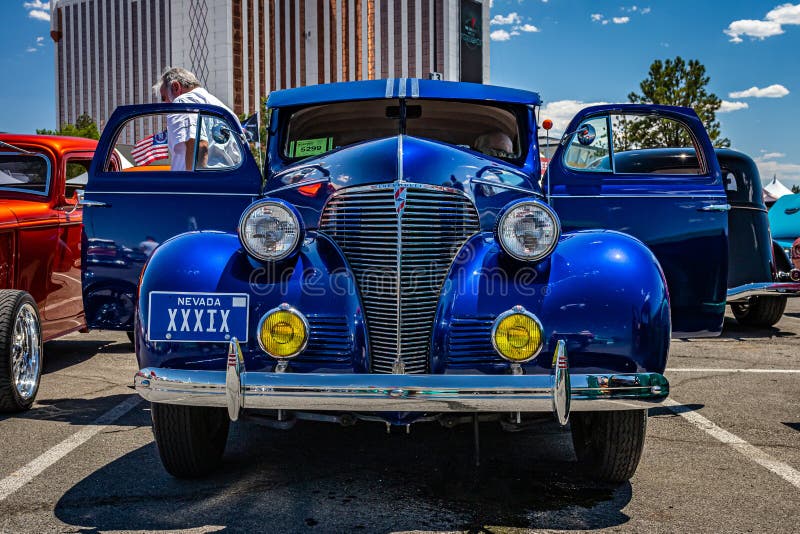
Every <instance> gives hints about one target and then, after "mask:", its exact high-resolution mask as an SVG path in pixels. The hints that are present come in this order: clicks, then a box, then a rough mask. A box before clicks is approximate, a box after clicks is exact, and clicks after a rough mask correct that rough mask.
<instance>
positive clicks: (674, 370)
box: [665, 367, 800, 374]
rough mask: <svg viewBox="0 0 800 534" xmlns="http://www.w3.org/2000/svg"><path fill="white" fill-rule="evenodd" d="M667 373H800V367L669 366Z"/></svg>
mask: <svg viewBox="0 0 800 534" xmlns="http://www.w3.org/2000/svg"><path fill="white" fill-rule="evenodd" d="M665 372H667V373H786V374H793V373H800V369H729V368H719V369H718V368H716V367H675V368H672V367H668V368H667V369H666V370H665Z"/></svg>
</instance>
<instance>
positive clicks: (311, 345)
mask: <svg viewBox="0 0 800 534" xmlns="http://www.w3.org/2000/svg"><path fill="white" fill-rule="evenodd" d="M139 288H140V290H139V306H138V312H137V313H138V321H139V325H142V326H140V327H139V328H138V329H137V333H136V335H137V337H138V341H139V343H138V344H137V347H138V348H137V358H138V361H139V366H140V368H144V367H166V368H175V369H204V370H222V369H225V363H226V358H227V349H228V345H227V343H194V342H191V343H186V342H184V343H176V342H150V341H147V331H146V325H147V324H148V313H149V298H150V293H151V292H153V291H169V292H187V293H215V292H216V293H246V294H248V295H249V296H250V310H249V312H250V313H249V332H250V334H249V339H248V342H247V343H246V344H244V345H243V346H242V350H243V355H244V358H245V366H246V368H247V369H248V370H252V371H258V370H272V368H273V366H274V364H275V360H273V359H272V358H270V357H269V356H267V355H266V354H265V353H264V352H263V351H262V350H261V349H260V348H259V346H258V342H257V339H256V338H257V329H258V322H259V320H260V319H261V317H262V316H263V315H264V314H265V313H266V312H268V311H269V310H271V309H273V308H275V307H277V306H279V305H280V304H282V303H287V304H290V305H291V306H293V307H295V308H296V309H298V310H299V311H301V312H302V313H303V314H305V315H306V318H307V319H308V322H309V326H310V335H309V342H308V346H307V348H306V350H305V351H304V352H303V354H301V355H300V356H298V357H297V358H295V359H293V360H292V363H291V367H292V369H293V370H295V371H299V372H303V371H315V372H325V371H326V370H327V371H332V372H340V373H352V372H366V371H367V369H368V368H369V363H368V359H367V354H368V351H367V341H366V332H365V326H364V317H363V314H362V309H363V308H362V307H361V306H360V303H359V298H358V292H357V290H356V287H355V283H354V279H353V275H352V274H351V272H350V270H349V269H348V268H347V266H346V263H345V260H344V257H343V255H342V253H341V251H340V250H339V249H338V247H336V245H335V244H334V243H333V242H331V241H330V240H329V239H328V238H327V237H325V236H323V235H320V234H316V233H315V232H309V233H308V234H307V238H306V240H305V242H304V244H303V246H302V247H301V249H300V250H299V252H298V254H296V255H294V256H293V257H292V258H290V259H287V260H285V261H283V262H280V263H278V264H267V263H261V262H258V261H256V260H254V259H252V258H251V257H249V256H248V255H247V254H246V253H245V252H244V250H243V249H242V246H241V243H240V242H239V238H238V236H236V235H234V234H228V233H223V232H190V233H186V234H181V235H179V236H177V237H175V238H173V239H171V240H169V241H167V242H165V243H164V244H162V245H161V246H160V247H158V249H156V251H155V252H154V254H153V256H152V257H151V258H150V260H149V261H148V263H147V265H146V266H145V269H144V273H143V275H142V280H141V283H140V286H139Z"/></svg>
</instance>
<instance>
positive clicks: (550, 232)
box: [497, 202, 561, 261]
mask: <svg viewBox="0 0 800 534" xmlns="http://www.w3.org/2000/svg"><path fill="white" fill-rule="evenodd" d="M560 234H561V225H560V224H559V222H558V217H556V214H555V213H554V212H553V210H552V209H550V207H549V206H547V205H546V204H542V203H541V202H520V203H518V204H515V205H514V206H512V207H510V208H508V209H507V210H505V212H504V213H503V215H502V217H500V222H499V223H498V225H497V240H498V241H499V242H500V246H501V247H503V250H504V251H506V253H508V254H509V255H510V256H511V257H513V258H516V259H518V260H523V261H537V260H540V259H542V258H544V257H546V256H547V255H548V254H550V253H551V252H553V249H554V248H555V247H556V244H557V243H558V236H559V235H560Z"/></svg>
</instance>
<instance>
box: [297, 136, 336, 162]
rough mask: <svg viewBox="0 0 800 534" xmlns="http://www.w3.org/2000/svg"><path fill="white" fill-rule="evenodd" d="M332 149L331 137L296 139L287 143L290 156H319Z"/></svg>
mask: <svg viewBox="0 0 800 534" xmlns="http://www.w3.org/2000/svg"><path fill="white" fill-rule="evenodd" d="M331 149H333V137H320V138H318V139H298V140H297V141H292V142H291V143H289V157H290V158H305V157H308V156H319V155H320V154H324V153H325V152H328V151H329V150H331Z"/></svg>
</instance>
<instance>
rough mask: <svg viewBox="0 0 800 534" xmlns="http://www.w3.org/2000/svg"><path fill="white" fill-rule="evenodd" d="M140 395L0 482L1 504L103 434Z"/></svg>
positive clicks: (133, 396)
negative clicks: (51, 467) (93, 438)
mask: <svg viewBox="0 0 800 534" xmlns="http://www.w3.org/2000/svg"><path fill="white" fill-rule="evenodd" d="M141 400H142V398H141V397H140V396H139V395H131V396H130V397H129V398H127V399H125V400H124V401H122V402H121V403H119V404H117V405H116V406H114V407H113V408H111V409H110V410H109V411H107V412H106V413H104V414H103V415H101V416H100V417H98V418H97V419H95V420H94V421H93V422H92V423H91V424H89V425H88V426H85V427H84V428H83V429H81V430H79V431H78V432H76V433H74V434H72V435H71V436H69V437H68V438H67V439H65V440H64V441H62V442H61V443H59V444H58V445H56V446H54V447H52V448H51V449H49V450H47V451H46V452H45V453H44V454H42V455H41V456H39V457H38V458H35V459H34V460H32V461H31V462H30V463H28V464H27V465H25V466H23V467H21V468H19V469H17V470H16V471H14V472H13V473H11V474H10V475H8V476H7V477H6V478H4V479H3V480H0V502H2V501H4V500H6V499H7V498H8V497H9V496H10V495H12V494H13V493H14V492H15V491H17V490H18V489H20V488H21V487H22V486H24V485H25V484H27V483H28V482H30V481H31V480H33V479H34V478H36V477H37V476H39V475H40V474H42V472H43V471H44V470H45V469H47V468H48V467H50V466H51V465H53V464H54V463H56V462H57V461H59V460H60V459H62V458H63V457H64V456H66V455H67V454H69V453H70V452H72V451H73V450H75V449H76V448H78V447H80V446H81V445H82V444H84V443H86V442H87V441H89V440H90V439H91V438H92V437H93V436H94V435H96V434H98V433H99V432H102V431H103V430H104V429H105V428H106V426H108V425H110V424H111V423H113V422H114V421H116V420H117V419H119V418H120V417H122V416H123V415H125V414H126V413H128V412H129V411H131V410H132V409H134V408H135V407H136V405H138V404H139V402H141Z"/></svg>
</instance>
